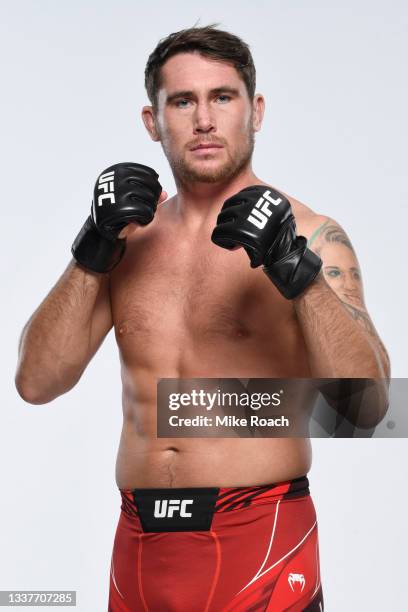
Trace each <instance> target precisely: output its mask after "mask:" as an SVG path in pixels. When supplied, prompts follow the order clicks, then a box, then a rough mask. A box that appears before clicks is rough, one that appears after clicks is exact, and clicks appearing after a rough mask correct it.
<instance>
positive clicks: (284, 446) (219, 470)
mask: <svg viewBox="0 0 408 612" xmlns="http://www.w3.org/2000/svg"><path fill="white" fill-rule="evenodd" d="M141 374H142V372H139V373H137V372H135V371H133V372H132V375H131V377H130V378H131V380H132V381H133V382H134V381H135V380H138V379H139V380H141V381H143V383H142V386H141V387H139V389H140V393H136V394H135V393H134V392H133V390H132V387H133V385H132V384H130V385H129V382H130V380H129V372H127V375H126V376H125V377H124V376H123V374H122V378H123V379H124V383H125V384H124V391H123V410H124V422H123V428H122V434H121V439H120V445H119V451H118V456H117V462H116V482H117V485H118V487H119V488H120V489H133V488H137V487H147V488H156V487H163V488H171V487H240V486H252V485H261V484H268V483H274V482H281V481H285V480H290V479H293V478H296V477H299V476H302V475H304V474H306V473H307V472H308V471H309V469H310V466H311V461H312V451H311V444H310V440H309V439H308V438H213V437H212V438H157V436H156V413H157V409H156V382H157V378H156V377H153V376H151V374H148V373H147V372H146V370H144V371H143V376H141ZM168 376H169V377H172V375H171V374H168ZM174 377H175V376H174ZM149 396H150V397H149Z"/></svg>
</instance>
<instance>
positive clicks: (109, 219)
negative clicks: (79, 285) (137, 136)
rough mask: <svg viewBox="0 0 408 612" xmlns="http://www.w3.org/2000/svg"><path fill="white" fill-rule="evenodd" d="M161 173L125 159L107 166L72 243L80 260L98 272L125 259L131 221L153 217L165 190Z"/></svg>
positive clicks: (86, 266)
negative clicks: (125, 234) (125, 235)
mask: <svg viewBox="0 0 408 612" xmlns="http://www.w3.org/2000/svg"><path fill="white" fill-rule="evenodd" d="M158 177H159V175H158V174H157V172H155V171H154V170H153V168H149V167H148V166H144V165H143V164H134V163H132V162H128V163H126V162H124V163H121V164H115V165H114V166H110V167H109V168H107V169H106V170H105V171H104V172H103V173H102V174H101V175H100V176H99V177H98V180H97V181H96V184H95V189H94V197H93V201H92V208H91V214H90V216H89V217H88V219H87V220H86V221H85V224H84V225H83V227H82V229H81V231H80V232H79V234H78V236H77V237H76V238H75V240H74V243H73V245H72V249H71V252H72V255H73V256H74V258H75V259H76V261H77V262H78V263H80V264H81V265H82V266H84V267H85V268H89V269H90V270H93V271H94V272H110V271H111V270H112V269H113V268H114V267H115V266H116V265H117V264H118V263H119V261H120V260H121V259H122V257H123V254H124V252H125V248H126V238H118V235H119V234H120V232H121V231H122V229H123V228H124V227H125V226H126V225H128V223H131V222H136V223H140V225H147V224H148V223H150V222H151V221H152V220H153V217H154V214H155V212H156V208H157V203H158V200H159V197H160V194H161V191H162V188H161V185H160V183H159V181H158Z"/></svg>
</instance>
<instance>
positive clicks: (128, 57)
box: [0, 0, 408, 612]
mask: <svg viewBox="0 0 408 612" xmlns="http://www.w3.org/2000/svg"><path fill="white" fill-rule="evenodd" d="M197 22H198V23H197ZM212 22H216V23H219V24H220V26H219V27H220V28H222V29H226V30H229V31H231V32H233V33H235V34H237V35H238V36H241V37H242V38H243V39H244V40H245V41H246V42H247V43H248V44H249V45H250V47H251V50H252V53H253V57H254V61H255V65H256V69H257V88H256V91H257V92H260V93H263V94H264V95H265V97H266V104H267V106H266V113H265V118H264V123H263V128H262V131H261V132H260V133H258V134H257V135H256V146H255V154H254V160H253V161H254V163H253V167H254V170H255V172H256V174H257V175H258V176H259V177H261V178H263V179H264V180H266V181H268V182H270V183H272V184H273V185H274V186H275V187H276V188H277V189H282V190H284V191H285V192H287V193H289V194H291V195H292V196H294V197H296V198H298V199H299V200H300V201H302V202H304V203H305V204H307V205H309V206H310V207H311V208H313V209H314V210H315V211H317V212H321V213H323V214H329V215H330V216H332V217H333V218H334V219H336V220H337V221H338V222H339V223H340V224H341V225H342V226H343V227H344V228H345V230H346V231H347V232H348V234H349V236H350V238H351V240H352V242H353V245H354V247H355V249H356V252H357V255H358V258H359V261H360V265H361V269H362V273H363V281H364V287H365V297H366V304H367V307H368V310H369V312H370V314H371V316H372V319H373V321H374V324H375V325H376V327H377V329H378V331H379V333H380V335H381V337H382V339H383V341H384V343H385V345H386V346H387V348H388V350H389V353H390V356H391V362H392V375H393V376H394V377H406V375H407V358H406V354H407V351H406V343H407V340H408V338H407V327H406V315H405V312H406V304H407V288H406V269H405V259H406V225H407V212H406V210H407V195H408V186H407V179H406V176H407V148H406V143H407V139H408V129H407V118H406V109H407V107H408V91H407V81H406V58H407V56H408V42H407V41H408V36H407V34H408V9H407V6H406V3H405V2H403V1H402V0H401V1H398V0H394V1H391V2H385V1H379V0H374V1H368V0H367V1H364V0H344V1H343V2H341V3H334V2H325V1H323V0H309V1H307V2H306V1H295V0H290V1H289V0H288V1H285V2H283V1H277V0H274V1H271V0H269V1H268V2H260V1H258V2H256V1H255V2H251V3H248V2H243V1H241V0H240V1H235V2H232V1H224V2H223V3H222V4H221V3H220V2H219V1H217V2H214V1H213V0H207V2H206V3H205V5H204V4H203V5H201V4H199V3H188V2H184V1H180V0H176V1H173V2H171V3H169V2H165V1H163V0H158V1H156V2H155V3H142V2H131V1H124V0H119V1H117V2H115V3H111V2H106V1H104V0H103V1H102V0H98V1H96V0H87V1H81V2H79V1H78V0H72V1H71V2H70V3H55V2H51V1H45V0H38V1H37V2H30V1H27V0H26V1H18V0H17V1H14V2H13V3H11V2H8V3H4V4H3V5H2V20H1V25H0V45H1V55H2V68H1V71H2V77H1V81H2V96H1V99H0V105H1V115H0V127H1V133H2V139H1V141H2V142H1V166H2V185H1V193H2V222H3V231H2V240H1V249H2V261H3V276H2V295H3V298H2V322H3V333H2V351H1V380H2V393H3V401H2V410H1V422H0V430H1V432H2V443H1V445H0V465H1V521H0V542H1V547H0V590H11V589H20V590H30V589H32V590H34V589H35V590H39V589H49V590H58V589H61V590H76V591H77V601H78V604H77V609H78V610H79V611H80V612H90V611H92V612H93V611H95V612H96V611H100V610H105V609H106V607H107V598H108V587H109V565H110V555H111V551H112V545H113V538H114V533H115V529H116V523H117V519H118V515H119V506H120V498H119V493H118V491H117V489H116V485H115V481H114V469H115V459H116V451H117V447H118V443H119V436H120V431H121V381H120V370H119V357H118V351H117V347H116V343H115V339H114V334H113V331H111V332H110V333H109V335H108V337H107V339H106V340H105V342H104V344H103V345H102V347H101V349H100V350H99V352H98V353H97V354H96V356H95V358H94V359H93V360H92V361H91V363H90V365H89V366H88V368H87V370H86V371H85V373H84V375H83V377H82V379H81V381H80V382H79V384H78V385H77V386H76V387H75V388H74V389H73V390H72V391H71V392H69V393H68V394H66V395H64V396H61V397H60V398H58V399H56V400H55V401H53V402H51V403H50V404H46V405H43V406H35V405H30V404H27V403H25V402H24V401H23V400H22V399H21V398H20V397H19V395H18V394H17V391H16V389H15V387H14V374H15V369H16V362H17V346H18V339H19V336H20V333H21V330H22V328H23V326H24V324H25V323H26V321H27V320H28V318H29V317H30V316H31V314H32V312H33V311H34V310H35V309H36V308H37V307H38V305H39V304H40V302H41V301H42V300H43V299H44V297H45V296H46V294H47V293H48V292H49V291H50V289H51V288H52V286H53V285H54V284H55V283H56V281H57V279H58V278H59V277H60V275H61V274H62V272H63V271H64V269H65V268H66V266H67V265H68V262H69V260H70V257H71V255H70V248H71V244H72V242H73V239H74V238H75V236H76V234H77V233H78V231H79V229H80V227H81V226H82V224H83V222H84V221H85V219H86V217H87V216H88V214H89V210H90V204H91V198H92V190H93V185H94V182H95V179H96V177H97V175H98V174H99V173H100V171H101V170H103V169H104V168H105V167H107V166H109V165H111V164H113V163H117V162H120V161H136V162H140V163H145V164H147V165H149V166H152V167H154V168H155V169H156V170H157V171H158V172H159V174H160V181H161V183H162V185H163V188H164V189H165V190H166V191H168V192H169V195H173V193H174V182H173V179H172V175H171V172H170V169H169V167H168V164H167V160H166V159H165V157H164V155H163V153H162V150H161V147H160V145H159V144H158V143H153V142H152V141H151V140H150V138H149V137H148V134H147V132H146V131H145V128H144V126H143V124H142V120H141V117H140V110H141V107H142V106H143V105H144V104H146V103H147V96H146V93H145V90H144V68H145V64H146V61H147V57H148V55H149V54H150V52H151V51H152V50H153V48H154V47H155V45H156V44H157V42H158V40H159V39H160V38H162V37H165V36H167V35H168V34H169V33H170V32H174V31H177V30H180V29H182V28H186V27H191V26H193V25H194V24H197V25H207V24H209V23H212ZM313 449H314V464H313V468H312V470H311V472H310V473H309V479H310V484H311V493H312V496H313V500H314V503H315V506H316V510H317V515H318V524H319V536H320V560H321V572H322V584H323V592H324V597H325V602H326V609H327V610H328V612H344V611H345V610H347V611H348V612H357V611H358V612H360V611H361V610H369V611H370V612H382V611H383V610H385V609H387V610H395V611H399V610H402V609H404V603H403V602H405V601H406V599H407V596H408V593H407V586H406V577H405V573H406V572H405V568H406V548H407V545H408V537H407V527H406V505H407V501H408V500H407V494H406V490H405V483H406V481H407V471H408V470H407V456H408V452H407V440H405V439H394V440H378V439H377V440H361V439H360V440H358V439H357V440H313ZM21 609H26V608H21ZM28 609H29V608H27V610H28ZM52 609H53V608H52Z"/></svg>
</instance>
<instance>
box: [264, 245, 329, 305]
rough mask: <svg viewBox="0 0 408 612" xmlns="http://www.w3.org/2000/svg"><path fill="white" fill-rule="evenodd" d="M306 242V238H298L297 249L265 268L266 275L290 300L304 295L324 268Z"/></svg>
mask: <svg viewBox="0 0 408 612" xmlns="http://www.w3.org/2000/svg"><path fill="white" fill-rule="evenodd" d="M306 242H307V241H306V238H305V237H304V236H298V237H297V239H296V245H297V248H295V249H294V250H293V251H291V252H290V253H288V254H287V255H285V257H283V258H282V259H279V260H278V261H275V262H273V263H270V264H269V265H267V266H263V271H264V272H265V274H266V275H267V276H268V278H270V279H271V281H272V282H273V283H274V285H275V286H276V288H277V289H278V290H279V291H280V293H281V294H282V295H283V296H284V297H285V298H287V299H288V300H291V299H293V298H295V297H296V296H298V295H299V294H300V293H302V291H303V290H304V289H305V288H306V287H307V286H308V285H309V284H310V283H311V282H312V281H313V280H314V279H315V278H316V276H317V275H318V273H319V272H320V269H321V267H322V260H321V259H320V257H319V256H318V255H316V253H313V251H311V250H310V249H308V248H307V247H306Z"/></svg>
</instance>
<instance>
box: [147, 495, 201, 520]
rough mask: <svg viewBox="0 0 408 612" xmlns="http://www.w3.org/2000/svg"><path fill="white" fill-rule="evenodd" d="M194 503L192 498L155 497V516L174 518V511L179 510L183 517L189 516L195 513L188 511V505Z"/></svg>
mask: <svg viewBox="0 0 408 612" xmlns="http://www.w3.org/2000/svg"><path fill="white" fill-rule="evenodd" d="M192 503H193V500H192V499H155V500H154V516H155V518H165V517H167V518H172V517H173V515H174V513H175V512H178V513H179V514H180V516H181V517H183V518H189V517H191V516H193V515H192V513H191V512H187V510H186V507H187V505H188V504H192Z"/></svg>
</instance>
